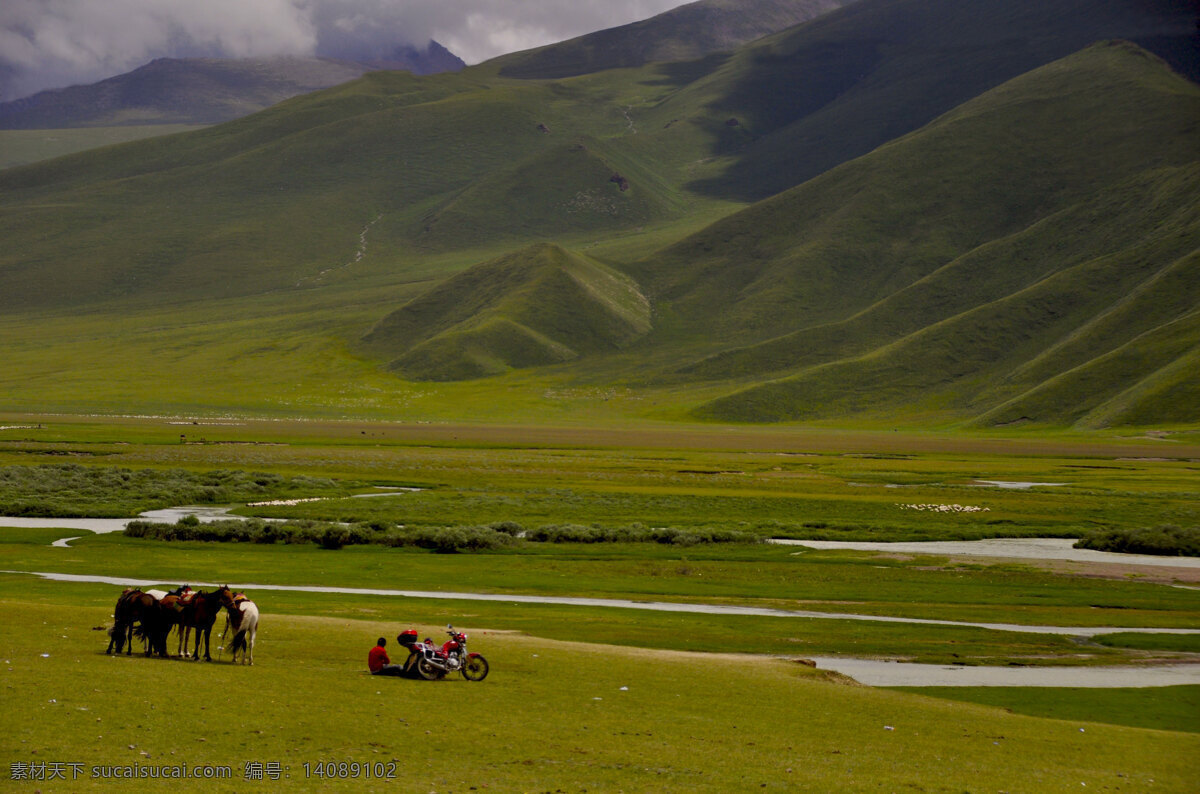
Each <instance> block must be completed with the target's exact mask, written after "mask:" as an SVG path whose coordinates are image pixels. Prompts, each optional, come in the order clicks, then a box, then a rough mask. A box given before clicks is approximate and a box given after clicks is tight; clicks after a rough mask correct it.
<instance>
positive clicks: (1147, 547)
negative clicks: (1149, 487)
mask: <svg viewBox="0 0 1200 794" xmlns="http://www.w3.org/2000/svg"><path fill="white" fill-rule="evenodd" d="M1075 548H1077V549H1094V550H1095V551H1119V552H1124V553H1125V554H1157V555H1160V556H1164V557H1200V527H1179V526H1175V525H1173V524H1162V525H1160V526H1157V527H1143V528H1140V529H1101V530H1095V531H1093V532H1089V533H1088V534H1087V535H1085V536H1084V537H1082V538H1081V539H1080V540H1079V541H1078V542H1077V543H1076V544H1075Z"/></svg>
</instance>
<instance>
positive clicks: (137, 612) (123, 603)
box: [105, 588, 158, 656]
mask: <svg viewBox="0 0 1200 794" xmlns="http://www.w3.org/2000/svg"><path fill="white" fill-rule="evenodd" d="M157 611H158V601H157V600H156V599H155V598H154V596H152V595H150V594H149V593H144V592H142V591H141V590H138V589H137V588H128V589H126V590H125V591H123V592H122V593H121V596H120V597H119V598H118V599H117V605H116V607H115V608H114V609H113V627H112V629H110V630H109V635H108V649H107V650H106V651H105V653H112V652H113V649H114V648H115V649H116V652H117V653H118V654H119V653H120V652H121V649H122V648H125V649H126V651H125V655H126V656H128V655H130V654H132V653H133V635H134V624H135V623H136V624H138V625H139V626H140V627H144V626H145V625H146V623H147V620H149V621H150V622H151V623H156V622H157V621H156V620H155V618H156V617H157V615H156V614H155V613H157ZM143 634H144V632H143ZM149 642H150V640H149V637H147V648H146V653H147V654H149V653H150V647H149ZM127 643H128V644H127Z"/></svg>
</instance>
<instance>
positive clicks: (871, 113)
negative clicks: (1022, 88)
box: [689, 0, 1200, 199]
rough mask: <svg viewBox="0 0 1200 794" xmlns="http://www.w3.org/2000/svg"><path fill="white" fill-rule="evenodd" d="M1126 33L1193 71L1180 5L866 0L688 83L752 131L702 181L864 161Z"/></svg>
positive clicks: (741, 182)
mask: <svg viewBox="0 0 1200 794" xmlns="http://www.w3.org/2000/svg"><path fill="white" fill-rule="evenodd" d="M1116 38H1119V39H1126V40H1131V41H1135V42H1138V43H1141V44H1142V45H1143V46H1145V47H1146V48H1148V49H1150V50H1151V51H1154V52H1156V53H1158V54H1160V55H1161V56H1162V57H1165V58H1168V59H1170V61H1171V63H1172V64H1173V65H1174V66H1175V67H1176V68H1178V69H1180V70H1185V71H1187V72H1188V73H1191V74H1195V73H1196V65H1197V63H1200V46H1198V45H1200V37H1197V35H1196V12H1195V6H1194V4H1191V3H1188V2H1183V1H1181V0H1144V1H1143V0H1046V2H1041V3H1027V2H994V0H861V1H860V2H857V3H853V4H850V5H847V6H846V7H844V8H841V9H839V10H837V11H834V12H831V13H829V14H826V15H824V16H822V17H820V18H817V19H815V20H813V21H812V22H811V23H809V24H807V25H802V26H799V27H797V28H793V29H791V30H788V31H785V32H782V33H780V34H777V35H775V36H772V37H770V38H767V39H764V40H762V41H760V42H756V43H755V44H754V45H753V46H750V47H746V48H743V49H742V50H739V51H738V52H737V53H736V54H735V55H734V56H733V57H732V58H730V59H729V61H728V62H727V63H725V64H723V65H722V66H721V68H720V69H719V70H718V71H717V72H715V73H714V74H713V75H712V76H711V77H710V78H708V79H707V80H704V81H698V82H697V83H695V84H694V85H693V86H691V87H690V88H689V91H691V92H696V93H699V94H703V95H704V96H705V102H706V104H707V106H708V107H709V108H711V109H712V110H713V111H714V112H715V113H716V115H718V116H720V117H722V118H725V117H731V118H737V119H738V120H739V122H740V124H741V126H742V129H743V130H744V133H745V134H744V136H743V138H742V139H741V140H740V141H738V143H737V145H738V149H737V151H738V155H739V156H738V159H737V162H736V164H735V166H734V167H733V168H732V169H731V171H729V172H727V173H723V174H721V175H720V176H719V177H717V178H712V179H707V180H705V179H701V180H697V184H696V185H695V186H694V187H695V189H698V190H704V191H709V192H712V193H715V194H717V195H722V196H727V197H728V196H734V197H738V198H742V199H746V198H763V197H766V196H769V195H772V194H774V193H777V192H779V191H781V190H784V189H786V188H788V187H791V186H793V185H796V184H799V183H800V182H803V181H804V180H806V179H809V178H812V177H814V176H817V175H818V174H820V173H822V172H824V171H826V170H828V169H830V168H832V167H834V166H836V165H837V164H839V163H842V162H845V161H847V160H850V159H852V158H854V157H858V156H860V155H864V154H866V153H867V152H869V151H871V150H872V149H875V148H876V147H878V146H880V145H882V144H884V143H886V142H887V141H889V140H892V139H894V138H896V137H898V136H900V135H904V134H906V133H908V132H911V131H913V130H915V129H917V128H918V127H920V126H922V125H924V124H926V123H928V122H929V121H932V120H933V119H934V118H936V117H937V116H939V115H941V114H943V113H945V112H947V111H949V110H951V109H953V108H954V107H956V106H958V105H960V104H961V103H963V102H966V101H968V100H970V99H972V98H973V97H975V96H978V95H979V94H981V93H983V92H984V91H987V90H989V89H991V88H994V87H996V86H998V85H1000V84H1001V83H1003V82H1004V81H1006V80H1009V79H1012V78H1014V77H1017V76H1018V75H1021V74H1024V73H1025V72H1027V71H1029V70H1031V69H1034V68H1037V67H1039V66H1042V65H1045V64H1047V63H1050V62H1051V61H1054V60H1057V59H1059V58H1063V57H1066V56H1067V55H1070V54H1071V53H1073V52H1076V51H1078V50H1080V49H1082V48H1084V47H1086V46H1088V45H1090V44H1092V43H1094V42H1096V41H1099V40H1104V39H1116Z"/></svg>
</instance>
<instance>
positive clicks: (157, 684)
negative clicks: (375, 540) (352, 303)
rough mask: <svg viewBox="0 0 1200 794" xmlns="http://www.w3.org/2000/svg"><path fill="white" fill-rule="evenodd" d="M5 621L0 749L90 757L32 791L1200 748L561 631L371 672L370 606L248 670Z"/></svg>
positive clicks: (779, 771)
mask: <svg viewBox="0 0 1200 794" xmlns="http://www.w3.org/2000/svg"><path fill="white" fill-rule="evenodd" d="M89 590H90V591H91V592H92V593H96V592H97V588H95V586H83V585H74V586H68V587H67V590H66V591H65V594H66V595H68V596H70V595H72V594H76V595H84V594H86V593H87V592H88V591H89ZM60 592H64V591H60ZM66 600H67V601H70V600H71V599H70V598H68V599H66ZM84 600H85V601H86V600H90V599H89V598H87V597H86V595H85V597H84ZM0 614H2V615H3V617H0V621H3V624H4V632H5V635H6V636H7V637H10V638H11V640H10V641H9V642H8V643H7V645H8V647H7V648H6V650H5V670H4V672H3V675H4V678H5V683H6V686H5V687H4V690H3V694H2V697H3V700H4V709H5V713H6V714H7V715H10V716H11V717H12V719H11V720H10V721H9V724H10V725H11V726H12V727H11V728H10V730H7V731H5V735H4V737H3V738H2V739H0V748H2V751H3V755H4V757H5V758H6V759H9V761H10V764H11V763H14V762H21V763H38V762H41V761H46V762H47V763H52V762H55V761H58V762H60V763H63V764H71V763H77V764H82V765H83V771H84V777H82V778H80V779H79V780H74V781H66V782H62V783H61V785H60V786H58V787H56V784H55V783H54V782H49V783H43V784H41V785H39V786H38V787H39V788H40V789H41V790H48V791H54V790H59V789H60V788H61V790H71V791H77V790H106V789H111V786H112V785H114V784H113V782H112V781H103V780H92V779H89V778H88V777H87V775H90V773H91V770H92V768H93V767H95V766H104V765H113V766H125V765H136V764H145V765H167V764H184V763H186V764H187V765H188V767H189V769H196V768H197V767H200V766H201V765H228V766H230V767H231V769H230V772H231V775H232V779H230V780H225V781H220V780H218V781H212V780H206V781H195V782H193V781H185V782H183V783H182V784H181V783H180V782H177V781H170V782H167V783H162V782H155V781H142V782H140V783H139V789H142V790H148V791H166V790H168V789H169V790H179V788H180V787H181V786H182V787H183V788H185V789H191V788H194V787H196V786H197V784H199V785H203V786H204V787H205V790H209V791H248V790H250V791H252V790H255V788H256V787H258V786H262V787H263V788H264V790H266V789H267V788H271V789H275V788H279V787H284V788H303V789H309V788H312V787H314V786H315V785H321V786H322V787H337V788H351V787H353V788H355V789H358V790H363V789H365V790H383V789H385V788H386V789H392V788H394V787H395V785H396V782H395V781H387V782H382V781H376V780H367V779H363V778H359V779H348V778H346V779H336V773H335V775H334V779H330V778H324V779H322V778H318V777H315V776H314V775H313V774H312V770H313V769H314V768H315V766H316V764H318V763H321V762H327V761H333V762H335V763H336V762H342V761H345V762H358V763H374V762H377V761H380V762H389V761H393V760H394V761H396V762H397V769H396V774H397V777H398V778H400V779H402V780H404V781H406V782H407V784H412V783H413V782H414V781H417V782H419V784H420V785H422V786H425V787H426V788H427V789H428V790H432V791H439V792H451V791H465V790H468V789H471V788H475V789H482V788H483V787H485V786H486V787H487V788H488V789H489V790H499V791H530V790H546V789H549V790H554V789H564V790H575V791H578V790H583V789H587V790H591V791H615V790H623V791H662V790H681V789H687V790H702V791H728V790H730V789H732V788H735V787H746V786H752V787H754V788H763V789H765V790H780V791H785V790H792V791H794V790H812V791H831V790H843V791H845V790H850V791H858V790H877V789H878V788H879V787H880V786H882V787H885V788H900V787H907V788H913V789H914V790H925V791H982V790H989V791H991V790H1009V791H1064V790H1079V789H1080V787H1081V784H1083V785H1086V786H1087V787H1089V788H1093V789H1095V788H1100V787H1108V788H1110V789H1121V790H1126V789H1128V790H1148V789H1152V790H1155V791H1180V792H1183V791H1189V790H1190V786H1191V785H1192V784H1193V783H1194V772H1195V766H1194V759H1195V757H1196V755H1197V752H1198V751H1200V739H1198V738H1197V737H1196V736H1195V735H1194V734H1188V733H1184V732H1175V731H1166V730H1144V729H1137V728H1127V727H1117V726H1111V725H1103V724H1098V723H1095V722H1086V721H1082V720H1079V719H1074V720H1052V719H1038V718H1033V717H1025V716H1019V715H1014V714H1009V713H1006V712H1004V711H1002V710H999V709H996V708H987V707H981V706H975V705H970V704H961V703H952V702H947V701H940V700H933V699H929V698H923V697H917V696H912V695H908V694H902V693H897V692H887V691H882V690H873V689H870V688H866V687H855V686H845V685H839V684H838V683H837V680H836V679H834V680H832V681H831V680H828V679H827V678H826V677H825V676H823V675H822V674H820V673H819V672H817V671H812V670H810V669H809V668H806V667H803V666H799V665H795V664H793V663H789V662H785V661H781V660H773V659H764V658H756V657H748V656H731V655H723V654H681V653H670V652H663V651H644V650H643V651H637V650H631V649H621V648H614V647H610V646H603V645H590V644H577V643H563V642H558V641H552V640H545V639H538V638H533V637H525V636H521V635H512V634H507V633H503V632H492V631H488V630H486V628H481V627H478V626H479V624H471V623H462V624H460V625H461V626H463V627H466V628H467V630H468V631H469V632H471V634H472V646H473V647H475V648H477V649H478V650H479V651H480V652H483V653H485V655H487V656H488V658H489V661H490V662H491V664H492V671H493V672H492V675H491V676H489V678H488V679H487V680H485V681H484V682H483V683H481V684H478V685H472V684H469V683H467V682H464V681H461V680H446V681H443V682H434V683H424V682H412V681H405V680H391V679H384V680H381V679H378V678H372V677H370V676H368V675H366V674H365V670H364V669H363V668H364V666H365V652H366V649H367V648H368V647H369V646H370V645H371V644H372V643H373V640H374V638H375V636H376V635H378V634H385V635H386V634H390V633H391V632H392V630H393V629H394V628H395V627H396V624H394V623H387V622H384V621H381V620H379V619H378V618H375V617H367V618H366V619H362V616H360V619H352V620H348V619H344V618H328V617H317V616H287V615H278V614H276V615H270V614H268V615H265V616H264V622H263V631H262V634H260V638H261V639H260V645H259V648H258V650H257V653H256V664H255V665H254V666H253V667H240V666H238V667H234V666H232V665H229V664H228V663H222V662H217V663H213V664H204V663H199V664H196V663H186V662H173V661H167V660H151V659H145V658H142V657H140V656H138V655H135V656H133V657H128V658H126V657H116V658H114V657H106V656H104V655H103V653H102V652H101V651H100V646H101V645H102V644H103V643H102V642H101V641H100V640H101V639H102V636H103V635H102V634H101V633H99V632H93V631H92V630H91V629H92V627H93V626H94V625H100V624H103V623H104V622H105V621H106V619H107V615H108V610H107V609H106V608H105V607H99V606H82V605H80V604H78V603H61V602H51V603H46V602H44V601H43V600H42V599H40V598H38V599H33V598H29V597H27V596H25V595H23V594H21V593H12V592H10V591H8V590H7V589H6V591H5V596H4V598H3V610H0ZM31 625H32V626H34V627H37V628H35V630H33V631H30V628H29V627H30V626H31ZM402 625H405V626H407V625H408V624H402ZM418 625H420V628H421V629H422V630H423V631H428V632H430V633H433V632H434V631H436V629H435V628H434V626H433V624H423V625H422V624H418ZM248 763H261V764H264V765H265V764H279V767H278V768H279V770H280V772H281V773H282V774H286V775H287V777H286V778H283V777H282V775H281V779H280V780H279V781H278V782H274V781H271V780H269V779H267V780H263V781H261V782H259V781H254V780H247V779H246V777H245V775H246V772H247V764H248ZM306 763H307V764H309V767H308V769H309V773H308V774H307V775H306V772H305V764H306ZM65 771H66V774H67V775H68V776H69V775H70V774H71V771H70V768H67V769H66V770H65ZM143 784H144V785H143Z"/></svg>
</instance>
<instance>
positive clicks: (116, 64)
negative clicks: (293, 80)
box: [0, 0, 681, 99]
mask: <svg viewBox="0 0 1200 794" xmlns="http://www.w3.org/2000/svg"><path fill="white" fill-rule="evenodd" d="M680 4H681V3H680V0H605V2H603V3H583V2H579V0H442V2H436V0H205V1H204V2H202V3H198V2H195V0H103V2H98V0H4V2H3V3H0V99H13V98H16V97H18V96H23V95H25V94H29V93H33V92H35V91H39V90H42V89H44V88H51V87H57V86H62V85H68V84H72V83H88V82H94V81H96V80H101V79H104V78H105V77H110V76H112V75H114V74H120V73H122V72H125V71H128V70H130V69H133V68H136V67H137V66H140V65H141V64H143V63H146V62H147V61H149V60H151V59H153V58H156V57H161V56H172V57H189V56H190V57H194V56H223V57H246V56H251V55H281V54H291V55H312V54H317V55H331V56H359V57H361V55H362V54H363V53H374V54H380V55H381V54H384V53H386V52H388V51H390V50H391V49H392V48H394V47H396V46H397V45H400V44H408V43H411V44H417V45H423V44H425V43H426V42H427V41H429V40H430V39H436V40H437V41H439V42H441V43H442V44H443V45H445V46H446V47H447V48H449V49H450V51H451V52H453V53H455V54H456V55H458V56H459V57H461V58H463V59H464V60H465V61H467V63H478V62H479V61H483V60H486V59H488V58H491V57H494V56H496V55H500V54H502V53H505V52H513V51H515V50H521V49H526V48H528V47H534V46H538V45H541V44H547V43H550V42H553V41H558V40H561V39H564V38H570V37H572V36H577V35H580V34H582V33H587V32H589V31H593V30H599V29H601V28H607V27H612V26H614V25H621V24H625V23H626V22H631V21H633V20H636V19H644V18H646V17H649V16H653V15H654V14H657V13H660V12H662V11H665V10H667V9H669V8H672V7H674V6H677V5H680Z"/></svg>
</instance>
